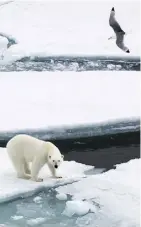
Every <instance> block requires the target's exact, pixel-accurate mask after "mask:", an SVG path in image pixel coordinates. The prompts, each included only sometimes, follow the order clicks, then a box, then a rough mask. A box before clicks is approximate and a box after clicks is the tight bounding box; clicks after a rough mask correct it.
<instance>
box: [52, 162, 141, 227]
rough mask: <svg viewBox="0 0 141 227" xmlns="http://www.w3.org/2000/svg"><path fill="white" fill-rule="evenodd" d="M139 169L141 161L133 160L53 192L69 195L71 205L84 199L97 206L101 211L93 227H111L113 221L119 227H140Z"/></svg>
mask: <svg viewBox="0 0 141 227" xmlns="http://www.w3.org/2000/svg"><path fill="white" fill-rule="evenodd" d="M140 165H141V159H134V160H131V161H129V162H127V163H124V164H120V165H117V167H116V170H110V171H108V172H106V173H103V174H100V175H94V176H88V177H87V178H85V179H81V180H80V181H79V182H77V183H73V184H71V185H67V186H60V187H59V188H57V189H56V190H57V192H59V193H67V194H70V195H72V196H73V200H74V204H75V201H78V200H83V199H85V200H86V201H87V202H90V204H91V203H93V204H98V206H99V207H100V210H99V213H98V214H97V217H95V218H94V220H93V225H96V224H99V226H103V225H102V224H104V223H106V226H109V224H110V226H111V221H112V220H113V223H118V226H139V223H140ZM74 209H75V205H74ZM80 212H81V208H80ZM124 224H125V225H124Z"/></svg>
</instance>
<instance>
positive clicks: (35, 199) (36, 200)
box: [33, 196, 42, 203]
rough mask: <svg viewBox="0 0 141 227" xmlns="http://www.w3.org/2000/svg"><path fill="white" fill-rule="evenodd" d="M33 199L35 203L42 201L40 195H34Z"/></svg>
mask: <svg viewBox="0 0 141 227" xmlns="http://www.w3.org/2000/svg"><path fill="white" fill-rule="evenodd" d="M33 201H34V202H35V203H41V202H42V198H41V197H40V196H36V197H35V198H34V199H33Z"/></svg>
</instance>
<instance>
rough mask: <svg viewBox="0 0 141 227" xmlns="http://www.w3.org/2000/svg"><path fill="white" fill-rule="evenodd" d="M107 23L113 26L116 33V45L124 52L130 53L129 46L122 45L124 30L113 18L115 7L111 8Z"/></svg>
mask: <svg viewBox="0 0 141 227" xmlns="http://www.w3.org/2000/svg"><path fill="white" fill-rule="evenodd" d="M109 25H110V26H111V27H112V28H113V30H114V32H115V34H116V45H117V46H118V47H119V48H120V49H121V50H123V51H124V52H126V53H130V51H129V48H128V47H126V46H125V45H124V35H125V32H124V31H123V30H122V28H121V27H120V25H119V23H118V22H117V20H116V18H115V9H114V7H113V8H112V10H111V13H110V18H109Z"/></svg>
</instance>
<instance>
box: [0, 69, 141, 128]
mask: <svg viewBox="0 0 141 227" xmlns="http://www.w3.org/2000/svg"><path fill="white" fill-rule="evenodd" d="M139 97H140V72H136V73H134V72H102V71H97V72H10V73H6V72H5V73H4V72H3V73H1V76H0V103H1V111H0V131H1V132H2V131H10V130H20V129H37V128H38V129H48V128H52V127H62V128H63V127H64V126H69V125H71V126H74V125H79V124H88V123H90V124H93V123H103V122H104V123H108V122H111V121H116V120H122V119H126V120H127V119H129V118H130V119H132V118H138V117H140V109H139Z"/></svg>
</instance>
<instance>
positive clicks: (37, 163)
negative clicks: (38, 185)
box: [31, 158, 44, 182]
mask: <svg viewBox="0 0 141 227" xmlns="http://www.w3.org/2000/svg"><path fill="white" fill-rule="evenodd" d="M43 165H44V163H43V162H42V161H41V160H39V159H38V158H35V159H34V161H33V163H32V168H31V180H33V181H36V182H42V181H43V179H42V178H38V173H39V171H40V169H41V168H42V167H43Z"/></svg>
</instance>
